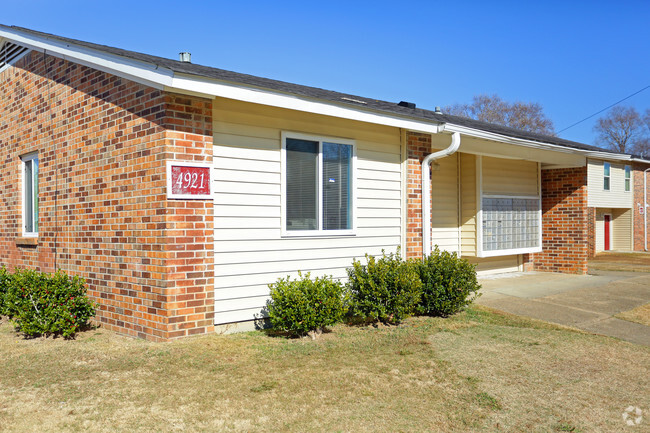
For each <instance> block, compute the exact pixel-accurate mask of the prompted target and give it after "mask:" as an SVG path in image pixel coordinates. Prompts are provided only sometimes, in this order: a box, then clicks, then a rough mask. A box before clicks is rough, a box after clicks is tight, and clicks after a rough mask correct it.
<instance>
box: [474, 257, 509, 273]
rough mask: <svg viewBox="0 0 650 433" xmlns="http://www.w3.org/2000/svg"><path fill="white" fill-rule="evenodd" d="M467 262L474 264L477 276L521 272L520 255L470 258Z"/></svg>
mask: <svg viewBox="0 0 650 433" xmlns="http://www.w3.org/2000/svg"><path fill="white" fill-rule="evenodd" d="M468 260H469V262H470V263H474V264H476V273H477V274H478V275H479V276H482V275H490V274H503V273H507V272H517V271H520V270H521V266H520V265H519V263H520V261H521V256H520V255H510V256H497V257H484V258H478V257H472V258H469V259H468Z"/></svg>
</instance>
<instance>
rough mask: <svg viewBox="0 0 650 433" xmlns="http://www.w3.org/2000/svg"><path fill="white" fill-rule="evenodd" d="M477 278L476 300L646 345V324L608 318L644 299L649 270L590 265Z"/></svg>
mask: <svg viewBox="0 0 650 433" xmlns="http://www.w3.org/2000/svg"><path fill="white" fill-rule="evenodd" d="M590 273H591V274H590V275H566V274H552V273H543V272H531V273H515V274H502V275H495V276H487V277H482V278H481V279H480V283H481V285H482V286H483V288H482V289H481V292H482V293H483V295H482V296H481V297H480V298H479V299H478V300H477V301H476V302H477V303H478V304H481V305H486V306H488V307H491V308H494V309H497V310H501V311H506V312H508V313H513V314H518V315H521V316H528V317H532V318H535V319H540V320H545V321H547V322H553V323H558V324H561V325H566V326H572V327H575V328H579V329H582V330H585V331H588V332H592V333H595V334H602V335H608V336H611V337H616V338H620V339H622V340H626V341H630V342H632V343H636V344H643V345H646V346H650V327H649V326H645V325H642V324H638V323H633V322H628V321H625V320H621V319H617V318H615V317H612V316H614V315H615V314H618V313H620V312H623V311H627V310H631V309H633V308H635V307H638V306H640V305H644V304H647V303H650V273H648V272H620V271H619V272H616V271H610V270H599V269H590Z"/></svg>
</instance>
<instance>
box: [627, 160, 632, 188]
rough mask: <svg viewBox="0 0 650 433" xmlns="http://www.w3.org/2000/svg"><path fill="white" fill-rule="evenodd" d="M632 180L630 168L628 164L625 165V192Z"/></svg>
mask: <svg viewBox="0 0 650 433" xmlns="http://www.w3.org/2000/svg"><path fill="white" fill-rule="evenodd" d="M631 181H632V170H631V168H630V166H629V165H626V166H625V192H629V191H630V188H631V185H630V184H631Z"/></svg>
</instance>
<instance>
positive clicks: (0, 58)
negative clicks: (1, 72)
mask: <svg viewBox="0 0 650 433" xmlns="http://www.w3.org/2000/svg"><path fill="white" fill-rule="evenodd" d="M28 50H29V48H27V47H21V46H20V45H16V44H14V43H13V42H5V43H4V44H3V45H2V48H0V69H4V68H5V66H7V65H10V64H11V63H12V62H14V61H15V60H18V58H19V57H21V56H22V54H23V53H26V52H27V51H28Z"/></svg>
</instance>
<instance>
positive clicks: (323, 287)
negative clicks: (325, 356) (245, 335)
mask: <svg viewBox="0 0 650 433" xmlns="http://www.w3.org/2000/svg"><path fill="white" fill-rule="evenodd" d="M269 288H270V289H271V299H270V300H269V302H268V303H267V308H268V312H269V318H270V320H271V325H272V326H273V328H274V329H276V330H280V331H285V332H287V333H289V334H290V335H293V336H304V335H306V334H307V333H309V332H311V331H316V332H320V331H322V329H323V328H324V327H326V326H331V325H334V324H335V323H338V322H340V321H341V320H342V319H343V315H344V313H345V311H344V306H343V285H342V284H341V283H340V282H339V281H335V280H333V279H332V277H323V278H315V279H313V280H312V279H310V277H309V274H306V275H304V276H303V275H302V274H300V273H298V278H297V279H295V280H291V279H290V278H289V277H287V278H286V279H282V278H280V279H279V280H278V281H277V282H275V283H272V284H269Z"/></svg>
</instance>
